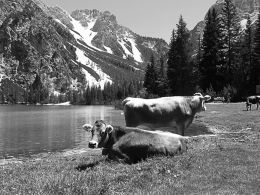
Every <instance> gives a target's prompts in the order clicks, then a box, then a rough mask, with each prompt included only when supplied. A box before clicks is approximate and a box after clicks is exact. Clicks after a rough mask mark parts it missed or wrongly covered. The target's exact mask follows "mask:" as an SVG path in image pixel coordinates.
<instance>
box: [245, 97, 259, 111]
mask: <svg viewBox="0 0 260 195" xmlns="http://www.w3.org/2000/svg"><path fill="white" fill-rule="evenodd" d="M259 103H260V96H257V95H253V96H249V97H247V98H246V110H247V111H248V110H251V107H252V104H256V109H258V107H259Z"/></svg>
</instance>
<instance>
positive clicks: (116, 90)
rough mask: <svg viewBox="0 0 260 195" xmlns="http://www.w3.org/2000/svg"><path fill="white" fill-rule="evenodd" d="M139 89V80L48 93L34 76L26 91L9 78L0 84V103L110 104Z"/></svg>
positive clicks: (133, 93)
mask: <svg viewBox="0 0 260 195" xmlns="http://www.w3.org/2000/svg"><path fill="white" fill-rule="evenodd" d="M141 89H142V82H141V81H130V82H127V81H122V82H118V83H113V84H110V83H107V84H105V86H104V89H101V87H96V86H92V87H87V88H85V89H80V90H70V91H69V92H66V93H49V92H48V90H47V89H45V88H44V87H43V85H42V84H41V82H40V79H39V78H38V79H37V78H36V82H34V83H33V85H32V86H30V87H29V89H28V91H26V90H24V89H23V88H21V87H20V86H19V85H17V84H14V83H13V82H11V81H10V80H9V79H3V80H2V82H1V86H0V103H13V104H17V103H22V104H28V103H29V104H36V103H41V104H57V103H62V102H68V101H69V102H70V103H71V104H76V105H78V104H81V105H101V104H102V105H103V104H106V105H111V104H115V102H118V100H122V99H124V98H125V97H127V96H138V94H139V91H140V90H141ZM119 102H120V101H119Z"/></svg>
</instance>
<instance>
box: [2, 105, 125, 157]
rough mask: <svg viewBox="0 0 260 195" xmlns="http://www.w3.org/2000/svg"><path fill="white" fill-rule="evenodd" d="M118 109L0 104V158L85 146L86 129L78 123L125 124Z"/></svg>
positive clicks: (86, 145)
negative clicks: (98, 121) (99, 121)
mask: <svg viewBox="0 0 260 195" xmlns="http://www.w3.org/2000/svg"><path fill="white" fill-rule="evenodd" d="M121 113H122V111H120V110H115V109H114V108H113V107H110V106H25V105H0V159H3V158H13V157H24V156H30V155H32V154H37V153H43V152H54V151H62V150H66V149H73V148H79V147H82V148H86V147H88V141H89V139H90V133H88V132H85V131H84V130H82V125H83V124H85V123H90V124H93V123H94V122H95V121H96V120H99V119H103V120H105V121H106V122H107V123H110V124H114V125H125V121H124V115H122V114H121Z"/></svg>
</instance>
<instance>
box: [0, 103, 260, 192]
mask: <svg viewBox="0 0 260 195" xmlns="http://www.w3.org/2000/svg"><path fill="white" fill-rule="evenodd" d="M207 108H208V110H207V111H206V112H202V113H199V114H198V117H197V118H196V119H195V120H194V122H193V125H192V126H191V127H190V128H189V129H188V130H187V134H189V135H191V134H192V131H193V130H194V131H195V132H194V134H195V135H200V134H205V133H206V134H208V133H210V132H213V133H214V135H216V136H208V135H204V136H195V137H193V138H191V139H190V140H189V143H188V147H189V149H188V151H187V152H186V153H184V154H183V155H180V156H175V157H163V156H156V157H153V158H149V159H147V160H146V161H143V162H140V163H137V164H134V165H127V164H119V163H116V162H108V161H106V159H105V157H103V156H101V151H100V150H92V151H91V153H81V154H74V155H64V154H63V153H53V154H48V155H46V154H45V155H44V156H42V155H40V156H38V157H37V158H31V159H23V160H22V161H23V162H22V163H8V164H5V165H2V166H0V181H1V182H0V192H1V193H0V194H133V193H134V194H259V192H260V163H259V162H260V118H259V115H260V110H259V111H258V110H252V111H244V110H245V105H244V104H208V105H207ZM39 157H40V158H39Z"/></svg>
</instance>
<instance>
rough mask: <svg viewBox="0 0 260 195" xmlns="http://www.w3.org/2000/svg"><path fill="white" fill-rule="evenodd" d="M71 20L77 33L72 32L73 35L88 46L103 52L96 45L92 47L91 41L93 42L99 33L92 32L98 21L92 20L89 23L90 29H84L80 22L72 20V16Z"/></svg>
mask: <svg viewBox="0 0 260 195" xmlns="http://www.w3.org/2000/svg"><path fill="white" fill-rule="evenodd" d="M70 19H71V23H72V25H73V30H74V31H76V32H77V33H78V34H77V33H75V32H73V31H71V32H72V34H73V35H74V37H75V39H76V40H82V41H84V42H85V43H86V44H87V45H88V46H90V47H92V48H95V49H96V50H99V51H102V50H101V49H99V48H97V47H95V46H94V45H92V43H91V41H92V40H93V38H94V37H95V36H96V34H97V32H94V31H92V30H91V29H92V28H93V26H94V25H95V23H96V20H97V19H92V20H90V22H89V23H88V27H84V26H82V24H81V23H80V21H77V20H75V19H74V18H72V17H71V16H70Z"/></svg>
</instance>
